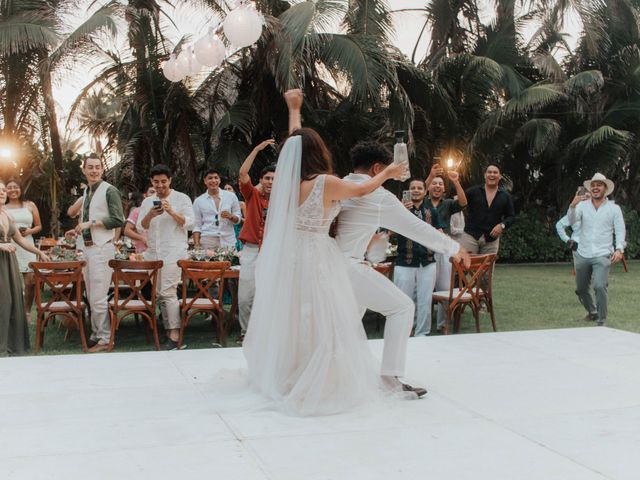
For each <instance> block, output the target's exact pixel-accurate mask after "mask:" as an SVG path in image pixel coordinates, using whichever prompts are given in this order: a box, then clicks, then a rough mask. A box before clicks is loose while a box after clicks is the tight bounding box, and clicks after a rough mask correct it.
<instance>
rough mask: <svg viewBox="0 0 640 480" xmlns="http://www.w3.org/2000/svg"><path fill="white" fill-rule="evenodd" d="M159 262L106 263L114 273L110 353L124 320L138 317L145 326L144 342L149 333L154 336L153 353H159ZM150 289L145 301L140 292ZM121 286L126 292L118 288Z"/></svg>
mask: <svg viewBox="0 0 640 480" xmlns="http://www.w3.org/2000/svg"><path fill="white" fill-rule="evenodd" d="M162 265H163V262H162V260H154V261H144V262H137V261H130V260H109V266H110V267H111V268H112V269H113V284H114V289H113V298H112V299H111V300H110V301H109V317H110V318H111V339H110V340H109V351H111V350H113V344H114V342H115V337H116V331H117V330H118V327H119V326H120V322H121V321H122V319H123V318H125V317H128V316H129V315H137V316H138V318H139V317H142V318H143V319H144V320H145V321H146V322H147V341H148V340H149V330H151V331H152V332H153V342H154V344H155V347H156V350H160V341H159V340H158V328H157V326H156V285H157V278H158V271H159V270H160V269H161V268H162ZM148 284H149V285H151V292H150V297H151V298H146V297H145V295H144V294H143V292H142V290H143V289H144V288H145V286H146V285H148ZM121 286H124V287H125V288H120V287H121Z"/></svg>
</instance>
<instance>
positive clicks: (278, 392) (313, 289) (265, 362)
mask: <svg viewBox="0 0 640 480" xmlns="http://www.w3.org/2000/svg"><path fill="white" fill-rule="evenodd" d="M285 98H286V100H287V104H288V105H289V108H290V112H293V113H296V112H297V113H298V114H299V109H300V106H301V104H302V94H301V92H300V91H290V92H287V94H285ZM290 117H291V114H290ZM296 119H297V121H295V120H296ZM299 126H300V125H299V116H298V115H294V121H292V125H291V127H292V128H290V130H291V133H290V135H291V136H290V137H289V139H288V140H287V141H286V143H285V144H284V147H283V148H282V151H281V153H280V157H279V159H278V166H277V169H276V174H275V180H274V184H273V190H272V192H271V198H270V202H269V212H268V215H267V221H266V226H265V237H264V242H263V244H262V248H261V251H260V255H259V257H258V264H257V267H256V296H255V300H254V304H253V308H252V312H251V318H250V321H249V327H248V330H247V334H246V337H245V340H244V343H243V349H244V354H245V357H246V359H247V364H248V366H249V381H250V383H251V385H252V386H253V387H255V388H257V389H258V390H259V391H260V392H261V393H262V394H263V395H265V396H266V397H268V398H270V399H272V400H274V401H275V402H276V403H277V404H278V405H279V406H282V408H283V409H284V410H285V411H286V412H288V413H291V414H295V415H326V414H334V413H338V412H343V411H345V410H348V409H351V408H353V407H355V406H357V405H360V404H362V403H363V402H364V401H365V400H367V399H369V398H371V397H372V396H375V395H376V394H379V393H381V392H382V391H383V385H382V382H381V377H380V376H379V372H378V370H379V369H378V367H377V366H376V363H375V361H374V359H373V356H372V354H371V352H370V351H369V346H368V343H367V337H366V334H365V331H364V328H363V326H362V322H361V312H360V308H359V306H358V304H357V302H356V298H355V295H354V293H353V290H352V287H351V280H350V278H349V276H348V273H347V262H346V259H345V258H344V256H343V254H342V252H341V251H340V249H339V248H338V246H337V244H336V242H335V240H334V239H332V238H331V237H330V236H329V227H330V225H331V222H332V221H333V219H334V218H335V217H336V215H337V214H338V212H339V211H340V203H339V201H340V200H342V199H347V198H352V197H354V196H361V195H366V194H367V193H369V192H371V191H373V190H374V189H376V188H378V187H379V186H380V185H382V183H383V182H384V181H386V180H387V179H389V178H399V177H401V176H402V175H403V174H404V173H405V172H406V165H395V164H391V165H390V166H389V167H387V168H386V169H385V170H384V171H383V172H381V173H380V174H378V175H376V176H375V177H374V178H372V179H371V180H369V181H367V182H364V183H362V184H355V183H350V182H345V181H343V180H341V179H339V178H337V177H334V176H333V175H332V160H331V156H330V154H329V151H328V150H327V147H326V146H325V144H324V142H323V140H322V138H321V137H320V136H319V135H318V134H317V133H316V132H315V131H314V130H311V129H309V128H299Z"/></svg>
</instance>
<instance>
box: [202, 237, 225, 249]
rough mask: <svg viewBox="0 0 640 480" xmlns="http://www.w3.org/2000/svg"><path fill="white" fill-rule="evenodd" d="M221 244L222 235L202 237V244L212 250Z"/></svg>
mask: <svg viewBox="0 0 640 480" xmlns="http://www.w3.org/2000/svg"><path fill="white" fill-rule="evenodd" d="M221 245H222V242H221V240H220V237H209V236H207V237H200V246H201V247H202V248H204V249H207V250H211V249H213V248H216V247H219V246H221Z"/></svg>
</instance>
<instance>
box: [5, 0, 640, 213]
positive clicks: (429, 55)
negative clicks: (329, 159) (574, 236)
mask: <svg viewBox="0 0 640 480" xmlns="http://www.w3.org/2000/svg"><path fill="white" fill-rule="evenodd" d="M181 3H188V4H190V6H191V8H194V9H201V10H202V11H203V12H207V14H209V15H212V16H214V17H216V18H223V16H224V15H225V13H226V12H228V11H229V8H230V7H231V5H230V3H233V2H226V1H224V0H186V1H185V2H181ZM256 4H257V8H258V9H259V10H260V11H261V12H262V13H263V14H264V16H265V20H266V24H265V29H264V33H263V35H262V37H261V39H260V40H259V41H258V43H257V44H255V45H254V46H252V47H249V48H246V49H242V50H239V51H235V52H232V54H231V55H230V57H229V58H228V60H227V61H226V62H225V63H224V64H223V65H222V66H221V67H219V68H216V69H214V70H207V71H205V72H204V73H203V74H201V75H200V76H198V77H196V78H192V79H190V80H187V81H184V82H181V83H175V84H174V83H171V82H169V81H168V80H166V79H165V78H164V76H163V75H162V70H161V66H162V62H163V61H164V60H166V59H167V58H168V55H169V54H170V53H172V52H178V51H180V50H181V48H182V47H183V46H184V45H185V44H186V43H187V42H188V41H189V40H190V39H187V38H182V39H179V40H178V41H176V42H172V41H171V40H170V38H169V36H168V35H167V31H168V28H169V23H170V17H171V11H172V9H173V6H172V3H170V2H169V1H163V0H157V1H156V0H113V1H111V2H110V3H108V4H106V5H105V6H103V7H100V6H99V5H97V4H96V5H93V6H92V10H91V11H92V12H93V15H91V16H90V17H89V18H88V19H87V20H86V21H85V22H84V23H83V24H82V25H81V26H80V27H78V28H77V29H75V30H73V31H72V30H71V29H70V28H68V27H67V26H66V25H65V23H64V19H65V18H66V17H65V14H66V12H67V11H68V9H70V8H74V7H75V8H77V5H78V2H74V1H71V0H68V1H65V0H11V1H9V0H0V142H6V141H11V142H14V143H16V144H17V145H19V146H20V148H21V149H22V150H21V151H22V152H23V153H22V156H21V158H20V161H19V162H18V163H19V168H22V173H23V176H24V177H25V179H27V184H29V182H30V181H31V178H32V177H33V178H36V179H37V178H39V177H38V176H39V175H40V176H44V177H46V176H47V175H51V176H52V177H51V178H53V180H52V181H51V182H49V183H50V188H51V189H52V191H53V192H54V193H55V192H56V189H62V190H63V192H65V193H66V192H68V191H69V186H70V185H71V183H73V181H75V179H73V180H72V179H70V178H66V177H65V176H64V175H58V174H59V173H61V172H65V165H64V156H63V150H62V148H63V143H64V140H63V139H61V135H60V133H59V132H58V123H59V119H58V118H57V114H56V109H55V102H54V99H53V96H52V87H51V80H52V76H55V77H56V78H59V77H64V74H65V71H66V69H69V68H72V67H73V65H75V64H77V62H78V61H80V62H82V61H84V60H86V59H87V58H90V59H91V60H92V62H94V63H95V62H96V59H97V61H99V65H100V71H99V72H98V73H97V75H96V76H95V78H92V79H90V81H88V83H87V86H86V88H84V90H83V91H82V92H81V94H80V95H79V97H78V98H77V100H76V102H75V104H74V105H73V108H72V111H71V112H70V115H69V118H68V121H67V123H66V125H62V127H63V128H64V130H65V131H66V132H67V134H68V132H70V131H71V130H72V129H73V128H74V126H75V129H76V133H75V135H76V136H77V135H82V136H83V137H84V138H85V139H87V141H86V144H87V145H86V146H85V149H87V150H88V149H89V148H90V149H91V150H95V151H97V152H98V153H100V154H102V155H103V156H104V157H105V159H107V158H109V159H112V160H117V161H118V162H117V165H116V166H114V167H113V168H111V169H110V175H111V176H112V178H113V179H115V180H116V181H117V183H118V184H119V185H120V186H121V187H122V189H123V190H124V191H131V190H140V189H142V188H143V187H144V185H145V183H146V181H147V180H146V175H147V172H148V170H149V168H150V167H151V166H152V165H153V164H155V163H158V162H163V163H167V164H169V165H170V166H171V168H173V169H174V170H175V172H176V182H177V188H179V189H182V190H184V191H186V192H188V193H191V194H194V193H196V192H197V191H199V190H200V182H199V178H200V174H201V172H202V171H203V169H204V168H205V167H207V166H209V165H215V166H217V167H218V168H219V169H220V170H222V171H223V172H225V173H227V174H228V175H229V176H230V177H234V176H235V174H236V172H237V170H238V167H239V165H240V163H241V161H242V160H243V158H244V157H245V156H246V154H247V153H248V152H249V151H250V149H251V148H252V146H253V145H255V144H257V143H258V142H260V141H262V140H263V139H265V138H268V137H277V138H278V139H282V138H283V136H284V133H285V132H286V126H287V112H286V110H285V106H284V102H282V101H278V99H279V98H280V96H281V94H282V92H283V91H284V90H286V89H287V88H291V87H300V88H302V89H303V90H304V92H305V98H306V102H305V107H304V111H303V116H304V123H305V125H307V126H311V127H313V128H315V129H317V130H318V131H319V132H320V134H321V135H322V136H323V138H324V139H325V140H326V141H327V143H328V144H329V147H330V149H331V151H332V153H333V155H334V160H335V163H336V170H337V172H338V173H345V172H346V171H347V170H348V169H349V162H348V151H349V148H350V147H351V146H352V145H353V144H355V143H356V142H357V141H359V140H362V139H365V138H373V139H378V140H381V141H384V142H387V143H388V144H389V145H390V144H391V142H392V141H393V140H392V139H393V131H394V130H396V129H401V130H406V131H407V132H408V133H409V139H410V145H411V148H412V171H413V173H414V174H417V175H424V174H425V173H426V171H427V169H428V168H429V166H430V165H431V163H432V162H434V161H439V160H438V159H439V158H442V159H444V158H447V157H453V158H455V159H457V160H458V161H459V162H460V164H461V166H462V171H463V175H464V177H465V180H466V181H467V182H474V181H478V180H479V178H480V174H481V170H482V166H483V165H484V164H485V163H486V162H487V161H494V162H499V163H500V164H501V165H502V167H503V171H504V173H505V175H506V177H507V186H508V187H509V188H511V189H512V191H513V193H514V195H515V197H516V199H517V206H518V208H519V209H521V210H536V211H537V213H536V215H538V217H540V218H545V217H548V218H549V219H551V218H555V217H556V216H557V215H558V214H559V213H558V212H559V211H561V210H563V209H564V208H565V207H566V204H567V203H568V201H569V199H570V197H571V196H572V194H573V192H574V191H575V188H576V186H577V185H578V184H579V183H580V181H581V180H582V179H584V178H588V177H590V176H591V175H592V174H593V173H594V172H595V171H596V170H599V171H601V172H602V173H605V174H606V175H608V176H609V177H611V178H612V179H613V180H614V181H616V183H617V190H618V191H617V192H616V200H617V201H618V202H620V203H623V204H625V205H627V206H628V207H632V208H634V209H638V207H639V206H640V171H639V168H640V161H639V158H638V156H639V154H640V143H639V142H640V137H639V134H640V33H639V23H638V19H639V18H640V16H639V14H640V1H638V0H570V1H566V0H531V1H527V2H516V1H515V0H496V2H495V3H494V7H495V11H494V12H493V13H492V14H491V15H488V14H487V12H486V9H485V10H483V5H485V4H486V2H480V1H478V0H430V1H427V0H425V1H424V7H423V8H419V9H417V10H415V11H414V12H413V13H414V14H415V15H420V16H422V18H424V28H423V29H422V32H421V34H420V37H419V38H418V39H417V44H416V49H415V51H414V52H413V55H411V56H409V57H407V56H405V55H403V54H402V53H401V52H400V51H398V49H397V48H395V47H394V46H393V43H392V40H393V34H394V22H393V15H394V12H392V11H391V10H390V7H389V4H388V2H387V1H385V0H316V1H300V0H297V1H291V2H287V1H283V0H258V1H256ZM569 19H570V20H571V21H572V22H574V23H575V22H577V23H579V24H580V32H579V38H578V42H577V44H575V45H574V44H573V43H571V42H570V41H569V40H570V39H569V37H568V35H567V33H566V29H567V27H566V26H567V24H568V20H569ZM116 35H119V36H120V38H126V47H125V48H121V49H113V48H112V47H111V46H110V45H111V44H112V42H110V41H108V40H109V39H110V38H113V37H114V36H116ZM419 51H426V54H425V56H424V58H420V57H419V56H418V53H417V52H419ZM67 136H69V135H67ZM68 158H73V156H69V157H68ZM274 159H275V152H274V151H265V153H263V154H262V156H261V157H260V158H259V160H258V162H257V164H256V169H259V168H261V167H262V166H263V165H264V164H265V163H267V162H272V161H273V160H274ZM49 162H50V163H51V167H47V165H49ZM5 168H6V167H5ZM0 174H2V172H0ZM47 178H48V177H47ZM66 180H68V183H69V185H65V181H66ZM40 183H42V182H40ZM52 205H53V204H52ZM57 216H58V215H57V212H54V218H57ZM543 222H544V220H543ZM55 223H56V222H54V224H55Z"/></svg>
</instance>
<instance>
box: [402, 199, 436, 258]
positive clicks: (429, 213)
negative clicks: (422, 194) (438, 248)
mask: <svg viewBox="0 0 640 480" xmlns="http://www.w3.org/2000/svg"><path fill="white" fill-rule="evenodd" d="M409 211H410V212H411V213H413V214H414V215H415V216H416V217H418V218H419V219H420V220H423V221H425V222H427V223H430V224H431V226H432V227H433V228H442V225H441V224H440V217H439V216H438V211H437V210H436V209H435V208H434V207H433V206H431V202H428V201H427V200H426V199H425V200H424V201H423V202H422V203H421V204H420V206H419V207H418V208H416V207H415V206H412V207H411V208H410V209H409ZM434 261H435V260H434V258H433V252H432V251H431V250H429V249H427V247H425V246H424V245H420V244H419V243H415V242H414V241H413V240H411V239H410V238H407V237H403V236H402V235H398V253H397V256H396V265H398V266H399V267H424V266H425V265H428V264H430V263H433V262H434Z"/></svg>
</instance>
